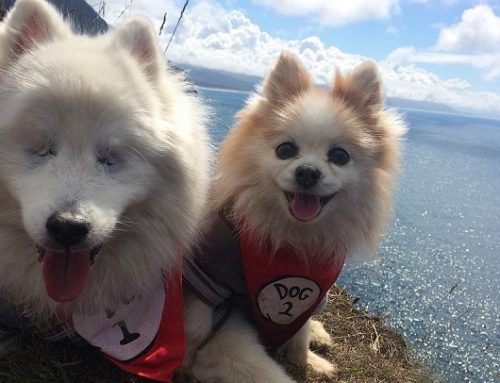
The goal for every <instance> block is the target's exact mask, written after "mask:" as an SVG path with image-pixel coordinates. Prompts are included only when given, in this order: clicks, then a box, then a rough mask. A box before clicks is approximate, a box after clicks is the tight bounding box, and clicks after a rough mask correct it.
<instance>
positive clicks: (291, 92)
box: [263, 53, 313, 104]
mask: <svg viewBox="0 0 500 383" xmlns="http://www.w3.org/2000/svg"><path fill="white" fill-rule="evenodd" d="M312 85H313V81H312V78H311V76H309V74H308V73H307V71H306V70H305V68H304V67H303V65H302V63H301V62H300V60H299V59H298V57H297V56H295V55H294V54H291V53H282V54H281V55H280V57H279V59H278V61H277V63H276V65H275V66H274V69H273V70H272V71H271V74H270V75H269V76H268V77H267V79H266V80H265V81H264V86H263V87H264V95H265V96H266V98H267V99H268V100H269V101H270V102H274V103H278V104H284V103H286V102H289V101H291V100H293V99H294V98H296V97H297V96H298V95H299V94H300V93H302V92H304V91H305V90H307V89H309V88H310V87H311V86H312Z"/></svg>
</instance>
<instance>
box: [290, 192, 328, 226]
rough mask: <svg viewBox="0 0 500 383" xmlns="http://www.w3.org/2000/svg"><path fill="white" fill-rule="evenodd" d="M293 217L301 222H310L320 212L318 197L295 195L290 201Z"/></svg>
mask: <svg viewBox="0 0 500 383" xmlns="http://www.w3.org/2000/svg"><path fill="white" fill-rule="evenodd" d="M291 207H292V213H293V216H294V217H295V218H297V219H299V220H301V221H311V220H313V219H314V218H316V217H317V216H318V214H319V213H320V212H321V203H320V201H319V197H318V196H313V195H308V194H300V193H296V194H295V196H294V198H293V201H292V206H291Z"/></svg>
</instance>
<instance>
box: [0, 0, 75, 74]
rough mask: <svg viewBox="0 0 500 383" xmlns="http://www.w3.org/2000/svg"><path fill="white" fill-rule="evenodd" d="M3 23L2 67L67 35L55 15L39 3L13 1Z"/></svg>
mask: <svg viewBox="0 0 500 383" xmlns="http://www.w3.org/2000/svg"><path fill="white" fill-rule="evenodd" d="M4 23H5V26H4V31H5V35H4V38H3V40H4V41H3V44H2V45H3V46H4V47H3V48H2V49H3V50H4V52H5V56H4V57H3V58H2V60H1V61H2V65H3V64H5V63H8V62H9V61H10V60H13V59H15V58H16V57H18V56H20V55H22V54H24V53H26V52H29V51H30V50H31V49H33V48H34V47H35V46H37V45H39V44H43V43H45V42H49V41H53V40H55V39H58V38H64V37H66V36H69V35H70V34H71V28H70V27H69V26H68V25H67V24H66V23H65V22H64V19H63V17H62V16H61V15H60V14H59V12H58V11H57V10H56V9H55V8H54V7H53V6H52V5H50V4H49V3H47V2H46V1H43V0H17V1H16V3H15V5H14V7H13V8H12V10H11V11H10V12H9V13H8V15H7V17H6V18H5V21H4Z"/></svg>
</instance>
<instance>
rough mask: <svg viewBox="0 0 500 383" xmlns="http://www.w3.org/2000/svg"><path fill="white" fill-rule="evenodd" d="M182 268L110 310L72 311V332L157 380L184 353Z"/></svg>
mask: <svg viewBox="0 0 500 383" xmlns="http://www.w3.org/2000/svg"><path fill="white" fill-rule="evenodd" d="M181 278H182V277H181V273H179V274H178V275H176V276H169V278H168V279H169V280H168V283H165V286H161V285H159V286H157V288H155V289H153V290H152V291H151V293H150V294H143V295H141V296H137V297H134V298H133V299H131V300H129V301H128V302H124V303H123V304H122V305H120V306H118V307H117V308H116V309H114V310H112V311H111V310H104V311H103V312H98V313H96V314H93V315H75V314H74V315H73V325H74V327H75V330H76V332H77V333H78V334H79V335H80V336H81V337H82V338H84V339H85V340H86V341H87V342H89V343H90V344H91V345H93V346H95V347H98V348H99V349H100V350H101V351H102V352H103V353H104V354H105V355H106V356H107V357H108V358H109V359H110V360H111V361H112V362H113V363H114V364H116V365H117V366H118V367H120V368H121V369H123V370H125V371H127V372H130V373H132V374H135V375H139V376H143V377H146V378H149V379H153V380H156V381H160V382H168V383H171V382H172V377H173V374H174V372H175V370H176V369H177V368H179V367H180V366H181V364H182V360H183V358H184V347H185V345H184V324H183V311H182V310H183V305H182V302H183V300H182V279H181Z"/></svg>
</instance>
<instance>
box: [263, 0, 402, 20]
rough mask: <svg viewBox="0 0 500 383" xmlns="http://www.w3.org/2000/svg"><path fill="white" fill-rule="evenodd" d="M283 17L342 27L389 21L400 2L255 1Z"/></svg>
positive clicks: (363, 0) (392, 0)
mask: <svg viewBox="0 0 500 383" xmlns="http://www.w3.org/2000/svg"><path fill="white" fill-rule="evenodd" d="M253 2H254V3H256V4H260V5H263V6H265V7H268V8H274V9H275V10H276V11H277V12H279V13H280V14H283V15H296V16H306V17H312V18H313V19H314V20H316V21H318V22H320V23H321V24H323V25H332V26H340V25H345V24H349V23H354V22H358V21H363V20H369V19H387V18H389V17H390V16H391V14H393V13H394V12H396V11H398V10H399V0H377V1H373V0H349V1H344V0H307V1H304V0H253Z"/></svg>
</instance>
